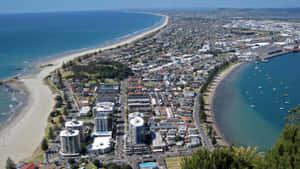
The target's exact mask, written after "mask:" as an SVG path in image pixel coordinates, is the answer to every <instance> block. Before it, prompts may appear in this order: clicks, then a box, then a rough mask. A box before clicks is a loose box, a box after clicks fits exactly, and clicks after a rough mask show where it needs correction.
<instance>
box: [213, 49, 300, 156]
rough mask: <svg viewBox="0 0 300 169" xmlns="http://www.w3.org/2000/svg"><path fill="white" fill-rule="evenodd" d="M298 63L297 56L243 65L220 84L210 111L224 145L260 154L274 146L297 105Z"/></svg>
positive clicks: (299, 88) (299, 85) (299, 80)
mask: <svg viewBox="0 0 300 169" xmlns="http://www.w3.org/2000/svg"><path fill="white" fill-rule="evenodd" d="M298 63H300V53H290V54H286V55H282V56H278V57H275V58H272V59H270V60H269V62H268V63H259V64H255V63H250V64H244V65H242V66H240V67H239V68H237V69H236V70H234V71H233V72H232V73H231V74H230V75H229V76H228V77H227V78H226V79H225V80H224V81H222V82H221V84H220V85H219V87H218V88H217V91H216V95H215V97H214V105H213V109H214V112H215V118H216V121H217V125H218V127H219V128H220V130H221V132H222V133H223V135H224V136H225V138H226V140H227V141H229V142H230V143H232V144H235V145H238V146H252V147H255V146H257V147H258V148H259V150H260V151H267V150H269V149H270V148H271V147H272V146H273V145H274V143H275V142H276V140H277V139H278V138H279V136H280V134H281V131H282V129H283V128H284V126H285V124H286V121H285V120H284V119H285V117H287V116H288V111H289V110H290V109H291V108H293V107H295V106H297V105H298V104H299V103H300V95H299V92H300V71H299V68H298Z"/></svg>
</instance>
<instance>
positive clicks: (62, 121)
mask: <svg viewBox="0 0 300 169" xmlns="http://www.w3.org/2000/svg"><path fill="white" fill-rule="evenodd" d="M58 122H59V123H60V124H63V123H64V122H65V120H64V118H63V117H62V116H59V118H58Z"/></svg>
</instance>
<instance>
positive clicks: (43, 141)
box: [41, 138, 48, 151]
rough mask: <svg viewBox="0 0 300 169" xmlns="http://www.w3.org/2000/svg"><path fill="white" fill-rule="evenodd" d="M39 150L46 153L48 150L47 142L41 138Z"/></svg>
mask: <svg viewBox="0 0 300 169" xmlns="http://www.w3.org/2000/svg"><path fill="white" fill-rule="evenodd" d="M41 148H42V150H43V151H47V150H48V141H47V139H46V138H43V140H42V144H41Z"/></svg>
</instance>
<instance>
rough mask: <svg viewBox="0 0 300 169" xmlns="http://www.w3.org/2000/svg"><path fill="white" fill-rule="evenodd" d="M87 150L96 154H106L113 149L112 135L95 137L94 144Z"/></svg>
mask: <svg viewBox="0 0 300 169" xmlns="http://www.w3.org/2000/svg"><path fill="white" fill-rule="evenodd" d="M87 151H88V152H90V153H95V154H104V153H108V152H110V151H111V137H95V138H94V142H93V144H91V145H89V146H88V148H87Z"/></svg>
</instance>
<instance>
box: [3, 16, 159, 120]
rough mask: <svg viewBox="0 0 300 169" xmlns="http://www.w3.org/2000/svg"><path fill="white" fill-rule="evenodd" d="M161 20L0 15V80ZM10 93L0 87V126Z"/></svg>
mask: <svg viewBox="0 0 300 169" xmlns="http://www.w3.org/2000/svg"><path fill="white" fill-rule="evenodd" d="M163 21H164V20H163V17H161V16H157V15H150V14H142V13H129V12H117V11H89V12H56V13H27V14H1V15H0V44H1V45H0V80H1V79H2V80H3V79H7V78H10V77H13V76H16V75H21V74H27V73H32V72H34V71H35V70H34V65H35V64H37V63H39V62H43V61H47V60H50V59H53V58H55V57H60V56H64V55H67V54H71V53H76V52H79V51H84V50H88V49H92V48H98V47H101V46H105V45H108V44H111V43H114V42H117V41H120V40H122V39H125V38H128V37H130V36H134V35H136V34H138V33H141V32H144V31H147V30H149V29H151V28H152V27H155V26H157V25H159V24H161V23H162V22H163ZM13 95H14V92H12V91H11V90H9V89H8V88H7V87H3V86H0V126H1V124H2V123H4V122H5V121H6V120H7V119H9V118H11V116H12V114H13V113H12V112H14V111H13V107H14V106H16V105H18V103H19V101H21V100H19V99H18V97H15V99H12V98H13V97H14V96H13Z"/></svg>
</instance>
